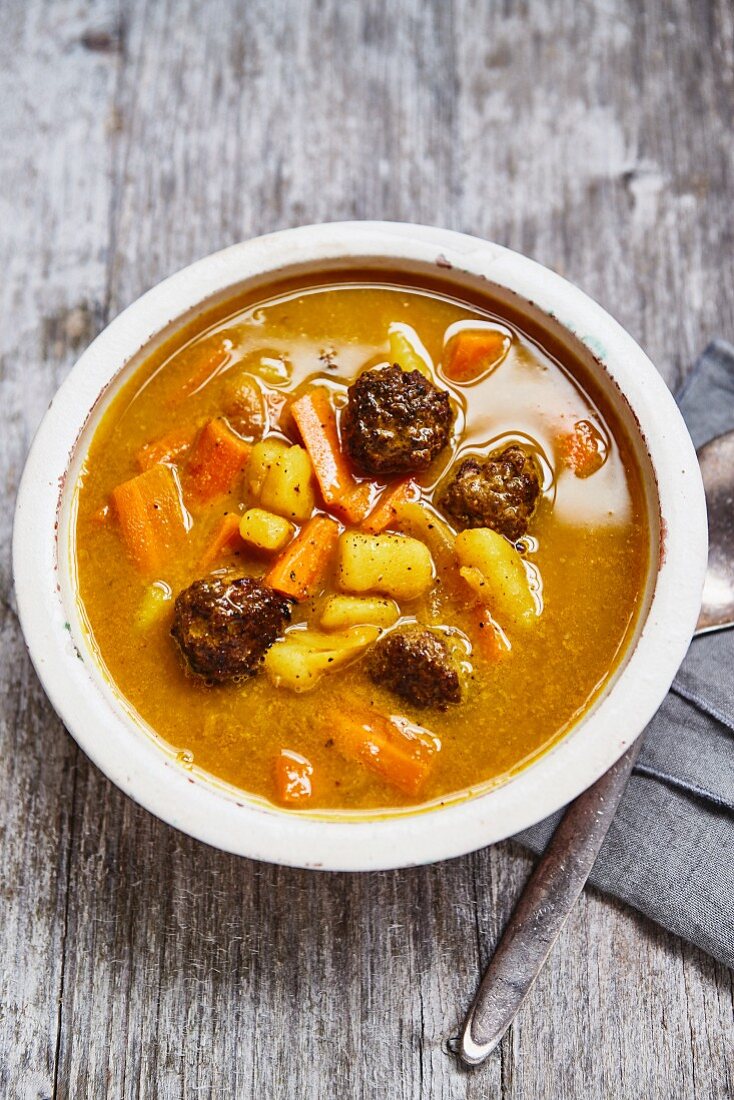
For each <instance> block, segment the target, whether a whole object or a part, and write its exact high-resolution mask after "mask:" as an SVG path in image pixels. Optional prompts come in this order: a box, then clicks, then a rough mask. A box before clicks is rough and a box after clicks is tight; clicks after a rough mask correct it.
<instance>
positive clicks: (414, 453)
mask: <svg viewBox="0 0 734 1100" xmlns="http://www.w3.org/2000/svg"><path fill="white" fill-rule="evenodd" d="M453 419H454V414H453V411H452V409H451V403H450V401H449V395H448V394H447V393H446V391H445V390H440V389H439V388H438V386H434V384H433V382H431V381H430V380H429V379H428V378H424V376H423V375H422V374H421V373H420V371H417V370H411V371H403V370H401V369H400V367H398V366H396V365H393V366H391V367H382V368H379V369H375V370H366V371H364V372H363V373H362V374H360V376H359V378H358V379H357V380H356V382H354V383H353V384H352V385H351V386H350V387H349V402H348V404H347V406H346V408H345V410H344V415H343V417H342V438H343V440H344V446H345V447H346V450H347V451H348V453H349V455H350V457H351V459H352V461H353V462H354V464H355V465H356V466H357V467H358V468H359V469H360V470H362V471H363V472H364V473H366V474H371V475H373V476H375V477H379V476H380V475H382V474H408V473H415V472H417V471H419V470H425V469H426V467H427V466H430V464H431V462H432V461H433V459H434V458H435V457H436V455H437V454H438V453H439V451H441V450H442V449H443V448H444V447H445V446H446V444H447V443H448V440H449V435H450V433H451V425H452V423H453Z"/></svg>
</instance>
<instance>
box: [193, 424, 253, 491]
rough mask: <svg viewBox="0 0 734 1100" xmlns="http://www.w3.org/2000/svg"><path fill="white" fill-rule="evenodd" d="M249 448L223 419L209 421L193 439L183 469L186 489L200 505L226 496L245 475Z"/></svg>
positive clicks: (250, 448)
mask: <svg viewBox="0 0 734 1100" xmlns="http://www.w3.org/2000/svg"><path fill="white" fill-rule="evenodd" d="M251 450H252V447H251V446H250V444H249V443H246V442H245V440H244V439H240V437H239V436H238V435H235V433H234V432H233V431H232V429H231V428H230V426H229V424H228V423H227V421H226V420H224V419H223V418H222V417H217V418H216V419H214V420H209V421H208V422H207V423H206V424H205V425H204V427H203V428H202V429H201V431H200V432H199V434H198V436H197V437H196V442H195V443H194V446H193V448H192V451H191V455H190V457H189V461H188V464H187V466H186V488H187V490H188V491H189V492H190V493H191V495H192V496H193V497H194V498H195V500H197V501H198V502H199V503H205V502H206V501H209V500H213V499H214V497H218V496H222V495H223V494H224V493H228V492H229V490H230V489H231V488H232V486H233V485H234V483H235V481H236V480H237V478H238V477H241V476H242V474H243V473H244V470H245V467H246V465H247V460H248V459H249V457H250V452H251Z"/></svg>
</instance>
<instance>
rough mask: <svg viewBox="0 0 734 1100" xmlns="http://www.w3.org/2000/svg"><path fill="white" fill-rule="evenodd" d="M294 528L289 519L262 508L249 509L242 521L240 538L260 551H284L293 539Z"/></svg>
mask: <svg viewBox="0 0 734 1100" xmlns="http://www.w3.org/2000/svg"><path fill="white" fill-rule="evenodd" d="M293 531H294V527H293V524H292V523H289V522H288V520H287V519H283V517H282V516H276V515H274V514H273V513H272V512H266V511H264V510H263V509H262V508H248V510H247V511H246V512H245V514H244V516H243V517H242V519H241V520H240V537H241V538H243V539H244V540H245V542H249V543H251V544H252V546H255V547H257V549H258V550H282V549H283V547H284V546H285V545H286V543H287V542H290V540H291V538H292V537H293Z"/></svg>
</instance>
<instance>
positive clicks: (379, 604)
mask: <svg viewBox="0 0 734 1100" xmlns="http://www.w3.org/2000/svg"><path fill="white" fill-rule="evenodd" d="M399 618H400V609H399V607H398V605H397V604H396V603H395V601H394V600H385V599H381V598H380V597H379V596H330V597H329V599H328V600H327V601H326V604H325V606H324V610H323V611H322V612H321V625H322V626H323V628H324V629H325V630H343V629H344V628H345V627H350V626H359V625H360V624H362V623H370V624H371V625H372V626H394V625H395V623H396V622H397V621H398V619H399Z"/></svg>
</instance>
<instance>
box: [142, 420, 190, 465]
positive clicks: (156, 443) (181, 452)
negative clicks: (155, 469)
mask: <svg viewBox="0 0 734 1100" xmlns="http://www.w3.org/2000/svg"><path fill="white" fill-rule="evenodd" d="M195 434H196V428H194V427H187V428H176V429H175V430H174V431H172V432H168V433H167V434H166V435H163V436H161V438H160V439H154V440H153V441H152V442H150V443H145V444H144V445H143V446H142V447H141V448H140V450H139V451H138V453H137V455H136V456H135V459H136V461H137V464H138V469H139V470H140V471H141V472H142V471H145V470H149V469H150V468H151V466H155V464H156V462H171V463H176V462H178V461H179V459H182V458H184V457H185V456H186V455H187V454H188V452H189V450H190V449H191V444H192V443H193V441H194V436H195Z"/></svg>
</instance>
